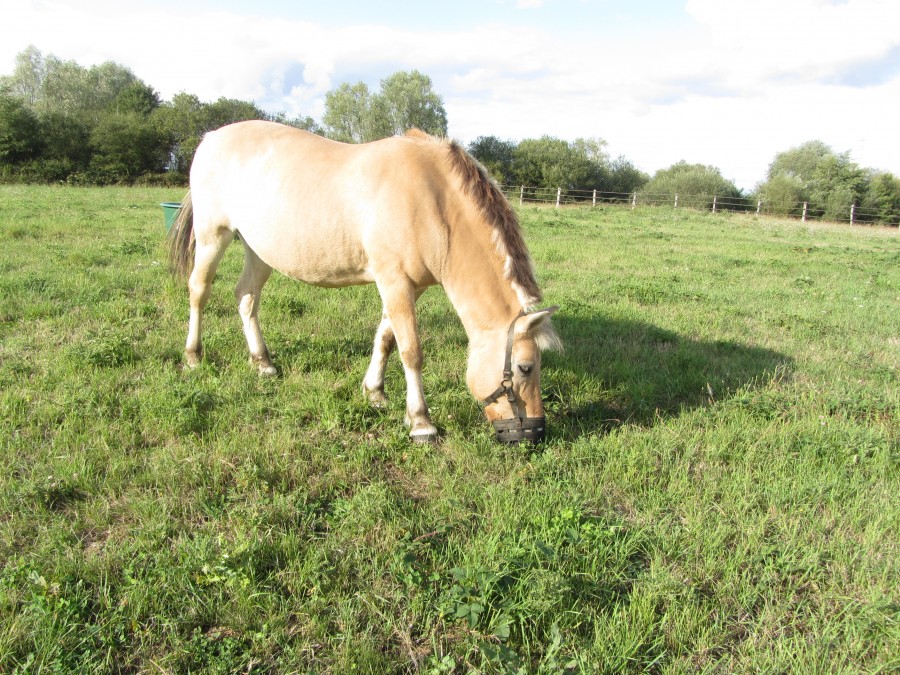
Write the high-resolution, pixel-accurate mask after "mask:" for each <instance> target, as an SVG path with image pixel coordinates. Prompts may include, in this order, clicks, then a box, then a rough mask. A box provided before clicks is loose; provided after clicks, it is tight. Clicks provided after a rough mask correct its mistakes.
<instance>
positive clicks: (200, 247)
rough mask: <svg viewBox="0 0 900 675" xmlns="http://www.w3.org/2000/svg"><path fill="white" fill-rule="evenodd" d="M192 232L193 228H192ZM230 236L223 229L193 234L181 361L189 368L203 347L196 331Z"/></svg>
mask: <svg viewBox="0 0 900 675" xmlns="http://www.w3.org/2000/svg"><path fill="white" fill-rule="evenodd" d="M195 232H196V227H195ZM233 238H234V235H233V234H232V233H231V232H230V231H228V230H227V229H224V228H222V229H219V230H217V231H215V232H213V233H210V234H209V235H206V236H203V237H201V236H200V235H199V233H198V235H197V243H196V246H197V250H196V252H195V254H194V269H193V271H192V272H191V276H190V279H188V292H189V294H190V305H191V316H190V319H189V320H188V334H187V342H186V343H185V345H184V360H185V363H186V364H187V366H188V367H189V368H196V367H197V366H198V365H200V359H201V357H202V354H203V347H202V343H201V340H200V328H201V326H200V325H201V321H202V317H203V308H204V307H206V302H207V300H209V294H210V292H211V291H212V283H213V280H214V279H215V278H216V268H217V267H218V266H219V263H220V262H221V261H222V256H223V255H225V251H226V249H227V248H228V244H230V243H231V240H232V239H233Z"/></svg>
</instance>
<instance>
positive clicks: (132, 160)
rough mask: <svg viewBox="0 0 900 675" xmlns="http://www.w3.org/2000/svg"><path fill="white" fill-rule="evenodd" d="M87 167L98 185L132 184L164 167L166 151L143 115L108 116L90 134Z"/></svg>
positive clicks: (156, 133) (114, 114) (159, 137)
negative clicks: (88, 165)
mask: <svg viewBox="0 0 900 675" xmlns="http://www.w3.org/2000/svg"><path fill="white" fill-rule="evenodd" d="M90 143H91V148H92V150H93V157H92V159H91V163H90V168H91V171H92V173H93V178H94V179H95V180H96V181H97V182H99V183H113V182H119V181H121V180H125V181H131V180H133V179H135V178H137V177H138V176H140V175H142V174H146V173H160V172H162V171H164V170H165V168H166V159H167V156H168V148H167V147H166V145H165V144H164V143H163V140H162V138H161V134H160V131H159V129H158V127H156V125H154V124H153V123H152V122H151V121H150V120H149V119H148V118H147V117H146V116H144V115H141V114H139V113H135V112H131V113H125V114H116V113H107V114H106V115H105V116H104V117H102V118H101V119H100V121H99V122H98V123H97V125H96V126H95V127H94V128H93V130H92V131H91V140H90Z"/></svg>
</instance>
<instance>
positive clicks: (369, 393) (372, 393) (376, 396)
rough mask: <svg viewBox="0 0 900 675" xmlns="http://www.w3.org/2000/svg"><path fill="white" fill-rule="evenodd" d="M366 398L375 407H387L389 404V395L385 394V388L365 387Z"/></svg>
mask: <svg viewBox="0 0 900 675" xmlns="http://www.w3.org/2000/svg"><path fill="white" fill-rule="evenodd" d="M363 392H364V393H365V395H366V398H367V399H369V404H370V405H371V406H372V407H373V408H386V407H387V404H388V399H387V396H385V395H384V390H383V389H366V388H365V387H363Z"/></svg>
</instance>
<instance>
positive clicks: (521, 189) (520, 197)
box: [519, 185, 525, 206]
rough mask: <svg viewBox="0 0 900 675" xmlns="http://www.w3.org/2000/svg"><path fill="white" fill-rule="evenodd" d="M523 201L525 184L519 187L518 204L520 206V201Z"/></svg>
mask: <svg viewBox="0 0 900 675" xmlns="http://www.w3.org/2000/svg"><path fill="white" fill-rule="evenodd" d="M524 201H525V186H524V185H522V186H521V187H520V188H519V206H522V202H524Z"/></svg>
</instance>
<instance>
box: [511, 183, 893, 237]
mask: <svg viewBox="0 0 900 675" xmlns="http://www.w3.org/2000/svg"><path fill="white" fill-rule="evenodd" d="M500 188H501V189H502V190H503V193H504V194H505V195H506V196H507V198H508V199H509V200H510V201H511V202H517V203H518V204H519V205H520V206H522V205H525V204H555V205H556V207H557V208H559V207H560V206H564V205H579V206H585V205H591V206H602V205H618V206H623V207H628V206H630V207H631V208H633V209H634V208H637V207H638V206H671V207H672V208H673V209H679V208H688V209H695V210H699V211H712V212H713V213H715V212H717V211H741V212H744V213H756V214H757V215H765V216H780V217H785V218H798V219H800V220H801V221H802V222H806V221H808V220H819V221H822V220H827V221H829V222H839V223H849V224H851V225H886V226H889V227H898V226H900V212H897V211H892V212H890V213H889V214H887V215H885V214H884V213H883V212H879V211H871V210H866V209H861V208H860V207H859V206H857V205H856V204H850V205H849V206H847V207H846V214H845V215H844V216H838V217H834V216H833V215H832V216H828V217H826V216H825V214H824V212H823V211H822V210H821V209H819V210H813V209H812V208H811V207H810V205H809V203H808V202H796V203H795V204H792V205H790V206H789V207H788V208H784V207H783V206H781V207H780V208H779V207H778V206H776V205H774V204H770V203H767V202H766V201H765V200H762V199H741V198H737V199H735V198H728V197H719V196H718V195H713V196H712V197H709V196H706V195H701V196H697V195H678V194H660V193H647V192H606V191H603V190H564V189H563V188H542V187H528V186H526V185H501V186H500Z"/></svg>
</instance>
